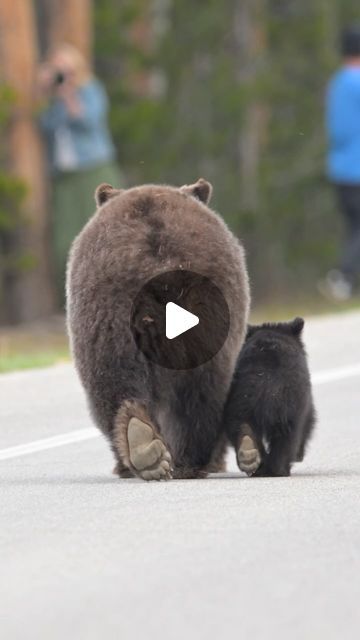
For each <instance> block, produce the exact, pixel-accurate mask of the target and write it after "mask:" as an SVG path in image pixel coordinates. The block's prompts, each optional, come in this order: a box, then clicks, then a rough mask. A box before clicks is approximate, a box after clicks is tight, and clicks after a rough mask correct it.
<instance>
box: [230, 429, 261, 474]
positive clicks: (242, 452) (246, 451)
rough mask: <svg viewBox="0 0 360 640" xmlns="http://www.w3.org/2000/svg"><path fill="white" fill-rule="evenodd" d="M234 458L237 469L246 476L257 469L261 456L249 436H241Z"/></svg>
mask: <svg viewBox="0 0 360 640" xmlns="http://www.w3.org/2000/svg"><path fill="white" fill-rule="evenodd" d="M236 457H237V462H238V465H239V469H241V471H245V473H247V475H248V476H251V475H253V473H255V471H256V470H257V469H258V467H259V466H260V463H261V455H260V451H259V449H258V448H257V445H256V443H255V442H254V440H253V439H252V438H251V436H248V435H246V436H243V438H242V439H241V442H240V446H239V448H238V450H237V456H236Z"/></svg>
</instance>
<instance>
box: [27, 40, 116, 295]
mask: <svg viewBox="0 0 360 640" xmlns="http://www.w3.org/2000/svg"><path fill="white" fill-rule="evenodd" d="M38 84H39V89H40V94H41V98H42V100H43V106H42V111H41V113H40V126H41V128H42V130H43V132H44V135H45V138H46V143H47V150H48V157H49V163H50V167H51V173H52V187H53V211H52V221H51V222H52V224H51V229H52V233H51V236H52V254H53V263H54V271H55V274H54V275H55V280H56V287H57V291H58V295H59V302H60V303H63V301H64V282H65V269H66V260H67V255H68V251H69V248H70V245H71V242H72V240H73V239H74V237H75V236H76V235H77V234H78V233H79V231H80V230H81V228H82V227H83V226H84V224H85V223H86V222H87V221H88V219H89V217H90V216H91V215H92V213H93V211H94V191H95V188H96V187H97V186H98V185H99V184H100V183H101V182H109V183H110V184H114V185H116V186H121V185H122V184H123V180H122V177H121V173H120V170H119V167H118V166H117V163H116V154H115V147H114V145H113V142H112V139H111V135H110V132H109V128H108V124H107V115H108V98H107V95H106V93H105V90H104V88H103V86H102V84H101V83H100V82H99V81H98V80H97V79H96V78H95V77H94V76H93V75H92V73H91V71H90V69H89V67H88V65H87V64H86V61H85V59H84V57H83V56H82V54H81V53H80V52H79V51H78V50H77V49H76V48H75V47H73V46H71V45H66V44H64V45H62V46H60V47H58V48H56V50H55V51H53V52H52V53H51V54H50V55H49V57H48V60H47V61H46V62H45V63H44V64H43V65H41V66H40V69H39V76H38Z"/></svg>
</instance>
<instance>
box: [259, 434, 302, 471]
mask: <svg viewBox="0 0 360 640" xmlns="http://www.w3.org/2000/svg"><path fill="white" fill-rule="evenodd" d="M295 447H296V443H295V439H294V434H293V433H292V429H291V427H290V426H289V427H287V429H286V431H285V432H284V429H282V431H281V432H278V433H277V434H276V435H275V436H273V437H272V438H271V439H270V442H269V453H268V454H267V456H266V458H265V460H264V463H263V464H262V465H261V466H260V467H259V469H258V472H257V474H256V475H258V476H289V475H290V472H291V463H292V461H293V460H294V449H295Z"/></svg>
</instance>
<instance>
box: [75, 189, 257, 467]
mask: <svg viewBox="0 0 360 640" xmlns="http://www.w3.org/2000/svg"><path fill="white" fill-rule="evenodd" d="M211 192H212V188H211V185H210V184H209V183H208V182H206V181H205V180H202V179H201V180H199V181H198V182H197V183H196V184H194V185H190V186H184V187H181V188H180V189H179V188H174V187H169V186H156V185H145V186H140V187H136V188H132V189H128V190H116V189H113V188H112V187H111V186H110V185H100V186H99V187H98V188H97V190H96V194H95V197H96V202H97V205H98V210H97V212H96V213H95V215H94V216H93V217H92V219H91V220H90V221H89V222H88V224H87V225H86V226H85V228H84V229H83V230H82V232H81V233H80V234H79V236H78V237H77V238H76V240H75V241H74V243H73V247H72V250H71V253H70V258H69V264H68V274H67V313H68V330H69V336H70V343H71V347H72V352H73V356H74V360H75V364H76V367H77V370H78V372H79V375H80V378H81V381H82V384H83V386H84V388H85V392H86V394H87V398H88V402H89V406H90V410H91V413H92V415H93V418H94V420H95V422H96V424H97V425H98V427H99V428H100V429H101V430H102V432H103V433H104V434H105V435H106V436H107V438H108V439H109V441H110V444H111V447H112V450H113V452H114V454H115V457H116V461H117V467H116V468H117V470H118V473H119V475H121V476H129V474H130V475H131V474H133V475H140V476H141V477H144V478H145V479H152V477H156V479H160V478H159V476H158V475H156V474H155V475H153V476H152V475H151V473H150V474H149V473H139V472H138V469H137V468H134V466H133V464H132V461H131V459H130V458H131V455H130V452H129V438H128V431H127V430H128V425H129V421H130V420H131V418H137V419H139V420H140V421H141V422H142V423H145V425H148V427H151V429H152V432H153V436H152V437H153V438H154V440H156V446H158V447H159V450H160V449H161V448H162V444H161V443H163V444H164V445H165V452H164V451H163V450H162V453H161V456H162V457H161V460H162V467H161V468H162V469H166V472H164V473H165V474H166V477H170V476H171V475H173V476H174V477H203V476H205V475H206V473H208V472H209V471H213V470H215V469H221V468H222V458H223V452H224V448H225V438H224V435H223V433H222V431H223V428H222V412H223V407H224V403H225V399H226V397H227V393H228V390H229V387H230V383H231V380H232V375H233V372H234V367H235V363H236V358H237V354H238V353H239V351H240V348H241V346H242V344H243V341H244V337H245V332H246V325H247V319H248V309H249V297H250V296H249V285H248V277H247V272H246V266H245V258H244V251H243V248H242V246H241V245H240V243H239V242H238V240H237V239H236V238H235V237H234V236H233V234H232V233H231V232H230V231H229V229H228V228H227V226H226V225H225V223H224V222H223V220H222V219H221V218H220V217H219V216H218V215H217V214H216V213H214V212H213V211H211V210H210V209H209V208H208V207H207V202H208V200H209V198H210V196H211ZM177 269H189V270H191V271H193V272H196V273H200V274H202V275H204V276H206V277H208V278H210V280H211V281H212V282H213V283H214V284H215V285H216V286H217V287H218V288H219V289H220V290H221V292H222V293H223V295H224V297H225V299H226V301H227V303H228V306H229V311H230V331H229V335H228V338H227V340H226V342H225V344H224V346H223V347H222V348H221V349H220V351H219V352H218V353H217V355H216V356H215V357H213V358H212V359H211V360H210V361H209V362H207V363H205V364H203V365H201V366H199V367H196V368H194V369H190V370H187V371H177V370H169V369H165V368H163V367H160V366H157V365H154V364H152V363H150V362H148V361H147V360H146V358H145V357H144V356H142V354H141V353H139V351H138V349H137V347H136V345H135V343H134V340H133V336H132V333H131V330H130V315H131V309H132V302H133V300H134V298H135V296H136V294H137V293H138V292H139V290H140V289H141V287H142V286H143V285H144V284H145V283H146V282H147V281H148V280H149V279H150V278H152V277H153V276H155V275H158V274H160V273H163V272H165V271H172V270H177ZM148 427H145V428H148ZM159 443H160V444H159ZM167 452H170V454H171V458H172V466H173V469H171V470H170V469H169V465H168V464H167V462H166V461H167V460H168V459H169V456H168V454H167ZM159 455H160V454H159ZM160 477H164V476H163V475H161V473H160Z"/></svg>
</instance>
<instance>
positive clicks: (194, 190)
mask: <svg viewBox="0 0 360 640" xmlns="http://www.w3.org/2000/svg"><path fill="white" fill-rule="evenodd" d="M212 190H213V189H212V186H211V184H210V182H207V181H206V180H204V178H199V180H198V181H197V182H195V184H184V186H183V187H180V191H181V193H187V194H188V195H189V196H193V197H194V198H197V200H200V202H204V204H208V202H210V198H211V194H212Z"/></svg>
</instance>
